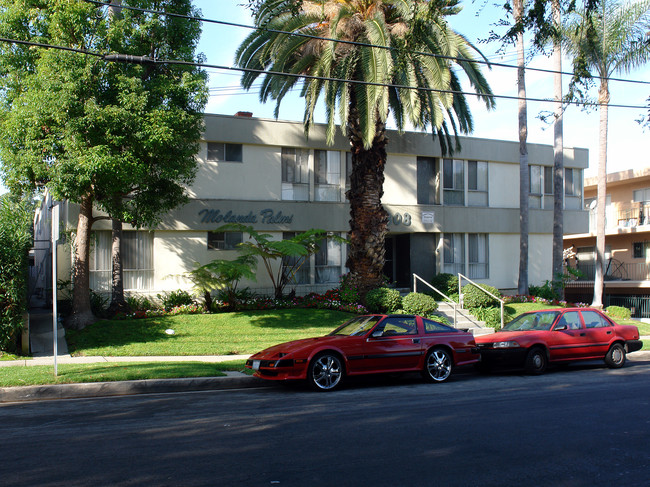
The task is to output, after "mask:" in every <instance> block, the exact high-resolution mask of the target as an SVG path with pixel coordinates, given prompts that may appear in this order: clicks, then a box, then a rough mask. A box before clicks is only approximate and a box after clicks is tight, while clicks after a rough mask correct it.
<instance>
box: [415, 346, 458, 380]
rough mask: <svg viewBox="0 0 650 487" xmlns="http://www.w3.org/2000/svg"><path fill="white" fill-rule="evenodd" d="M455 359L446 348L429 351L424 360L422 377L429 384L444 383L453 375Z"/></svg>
mask: <svg viewBox="0 0 650 487" xmlns="http://www.w3.org/2000/svg"><path fill="white" fill-rule="evenodd" d="M453 367H454V359H453V358H452V356H451V353H449V352H448V351H447V350H445V349H444V348H434V349H432V350H429V353H427V356H426V358H425V359H424V370H423V371H422V375H423V376H424V378H425V379H426V380H427V381H428V382H444V381H446V380H447V379H448V378H449V376H450V375H451V370H452V368H453Z"/></svg>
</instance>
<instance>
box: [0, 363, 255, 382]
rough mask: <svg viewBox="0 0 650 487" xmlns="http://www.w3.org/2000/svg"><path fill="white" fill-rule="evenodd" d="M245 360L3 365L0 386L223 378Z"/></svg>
mask: <svg viewBox="0 0 650 487" xmlns="http://www.w3.org/2000/svg"><path fill="white" fill-rule="evenodd" d="M244 362H245V361H244V360H233V361H230V362H219V363H206V362H119V363H115V362H110V363H108V362H102V363H97V364H60V365H59V366H58V367H57V369H58V375H57V376H56V377H55V376H54V367H53V366H50V365H35V366H27V367H3V368H2V369H0V370H1V371H2V373H1V374H0V387H12V386H31V385H43V384H74V383H82V382H114V381H124V380H144V379H175V378H184V377H222V376H224V375H225V374H224V373H223V372H224V371H238V372H244V371H247V370H248V369H245V367H244Z"/></svg>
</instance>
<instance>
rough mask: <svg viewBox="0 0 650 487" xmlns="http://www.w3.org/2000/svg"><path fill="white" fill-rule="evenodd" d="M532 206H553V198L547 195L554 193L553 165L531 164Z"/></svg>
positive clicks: (530, 200)
mask: <svg viewBox="0 0 650 487" xmlns="http://www.w3.org/2000/svg"><path fill="white" fill-rule="evenodd" d="M529 178H530V199H529V205H530V207H531V208H552V207H553V200H552V199H551V198H545V196H552V195H553V168H552V167H551V166H536V165H531V166H529Z"/></svg>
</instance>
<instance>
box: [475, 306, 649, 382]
mask: <svg viewBox="0 0 650 487" xmlns="http://www.w3.org/2000/svg"><path fill="white" fill-rule="evenodd" d="M476 343H477V344H478V346H479V349H480V351H481V365H480V366H481V367H482V368H484V369H487V368H489V367H490V366H492V365H499V364H503V365H518V366H523V367H524V368H525V369H526V371H527V372H528V373H530V374H542V373H544V371H545V370H546V367H547V365H548V364H549V363H561V362H572V361H575V360H593V359H603V360H605V364H607V366H608V367H610V368H613V369H616V368H619V367H623V365H624V364H625V355H626V353H628V352H635V351H637V350H640V349H641V347H642V346H643V342H642V341H641V340H639V329H638V328H637V327H636V326H632V325H619V324H617V323H615V322H614V321H612V320H611V319H610V318H609V317H608V316H606V315H604V314H603V313H601V312H600V311H598V310H596V309H591V308H560V309H549V310H543V311H531V312H529V313H524V314H522V315H519V316H517V317H516V318H515V319H514V320H512V321H511V322H510V323H508V324H507V325H505V326H504V327H503V329H502V330H499V331H498V332H497V333H494V334H490V335H483V336H478V337H476Z"/></svg>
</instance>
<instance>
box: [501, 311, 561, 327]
mask: <svg viewBox="0 0 650 487" xmlns="http://www.w3.org/2000/svg"><path fill="white" fill-rule="evenodd" d="M558 314H559V312H558V311H537V312H534V313H524V314H523V315H519V316H517V317H516V318H515V319H514V320H512V321H511V322H510V323H508V324H507V325H505V326H504V327H503V329H502V331H528V330H529V331H533V330H550V329H551V326H553V322H554V321H555V318H557V315H558Z"/></svg>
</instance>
